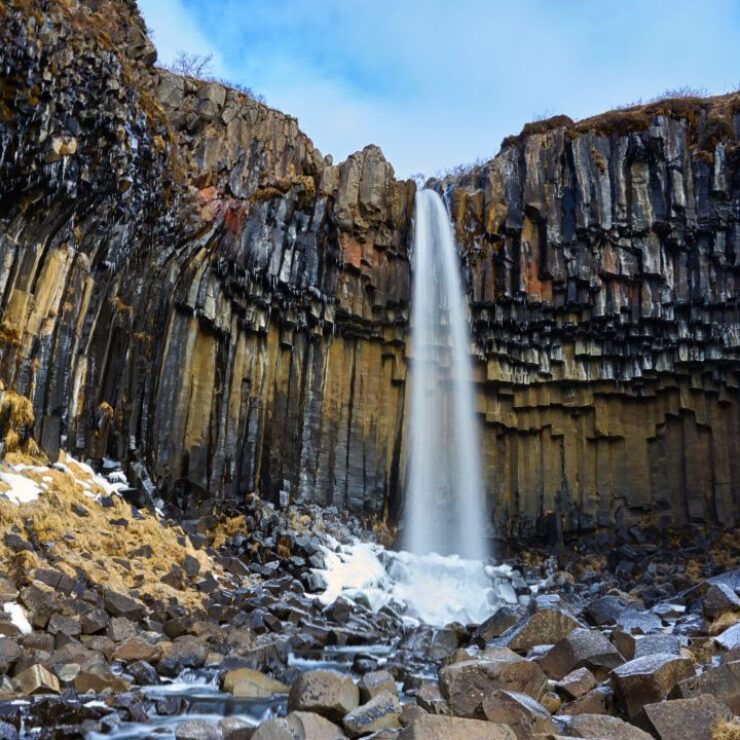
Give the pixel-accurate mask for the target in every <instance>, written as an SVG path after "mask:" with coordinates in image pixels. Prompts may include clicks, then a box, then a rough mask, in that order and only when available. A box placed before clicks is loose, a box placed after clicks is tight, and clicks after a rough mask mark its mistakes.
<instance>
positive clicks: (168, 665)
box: [157, 635, 208, 678]
mask: <svg viewBox="0 0 740 740" xmlns="http://www.w3.org/2000/svg"><path fill="white" fill-rule="evenodd" d="M161 647H162V657H161V658H160V659H159V662H158V663H157V668H158V670H159V672H160V673H161V674H163V675H165V676H171V677H173V678H174V677H175V676H177V675H179V674H180V673H181V672H182V671H183V670H185V668H202V667H203V666H204V665H205V663H206V658H207V657H208V646H207V645H204V644H203V643H202V642H200V641H199V640H198V639H196V638H194V637H190V636H189V635H183V637H178V638H177V639H176V640H175V641H174V642H165V643H163V644H162V646H161Z"/></svg>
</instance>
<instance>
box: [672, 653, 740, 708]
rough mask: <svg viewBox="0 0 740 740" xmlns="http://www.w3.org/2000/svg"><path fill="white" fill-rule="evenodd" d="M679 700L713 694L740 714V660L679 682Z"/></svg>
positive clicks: (677, 688)
mask: <svg viewBox="0 0 740 740" xmlns="http://www.w3.org/2000/svg"><path fill="white" fill-rule="evenodd" d="M676 694H677V698H681V699H693V698H695V697H697V696H700V695H701V694H712V696H714V697H715V698H716V699H718V700H719V701H721V702H723V703H725V704H727V706H728V707H729V708H730V709H731V710H732V712H733V713H734V714H740V660H736V661H733V662H731V663H722V664H721V665H718V666H716V667H714V668H709V669H707V670H705V671H704V673H702V674H700V675H699V676H691V677H690V678H685V679H684V680H683V681H679V683H678V686H677V687H676Z"/></svg>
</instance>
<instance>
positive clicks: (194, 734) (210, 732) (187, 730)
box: [175, 719, 223, 740]
mask: <svg viewBox="0 0 740 740" xmlns="http://www.w3.org/2000/svg"><path fill="white" fill-rule="evenodd" d="M175 738H176V740H223V734H222V733H221V730H220V729H219V727H218V725H216V724H215V723H213V722H206V721H205V720H202V719H186V720H185V721H184V722H180V724H179V725H177V727H176V728H175Z"/></svg>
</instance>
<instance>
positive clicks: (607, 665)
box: [539, 628, 624, 678]
mask: <svg viewBox="0 0 740 740" xmlns="http://www.w3.org/2000/svg"><path fill="white" fill-rule="evenodd" d="M539 663H540V666H541V667H542V669H543V670H544V671H545V673H547V674H548V675H549V676H552V677H553V678H563V676H565V675H567V674H568V673H570V672H571V671H573V670H574V669H576V668H589V669H590V670H591V671H593V673H594V674H595V675H596V676H597V677H599V676H601V677H606V674H607V673H608V672H609V671H610V670H611V669H612V668H616V667H617V666H618V665H621V664H622V663H624V658H623V657H622V656H621V655H620V653H619V651H618V650H617V649H616V648H615V647H614V645H612V644H611V643H610V642H609V640H607V638H606V637H605V636H604V634H603V633H602V632H600V631H599V630H590V629H582V628H578V629H574V630H572V631H571V632H569V633H568V634H567V635H566V636H565V637H563V638H562V639H561V640H559V641H558V642H557V643H556V644H555V645H554V646H553V647H552V649H551V650H550V651H549V652H548V653H547V655H545V657H544V658H542V659H541V660H540V661H539Z"/></svg>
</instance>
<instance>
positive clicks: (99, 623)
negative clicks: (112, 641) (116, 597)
mask: <svg viewBox="0 0 740 740" xmlns="http://www.w3.org/2000/svg"><path fill="white" fill-rule="evenodd" d="M109 622H110V617H109V616H108V613H107V612H106V611H105V609H96V608H93V609H90V610H89V611H87V612H85V613H84V614H83V615H82V616H81V617H80V628H81V630H82V634H83V635H94V634H95V633H96V632H102V631H103V630H104V629H105V628H106V627H107V626H108V624H109Z"/></svg>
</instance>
